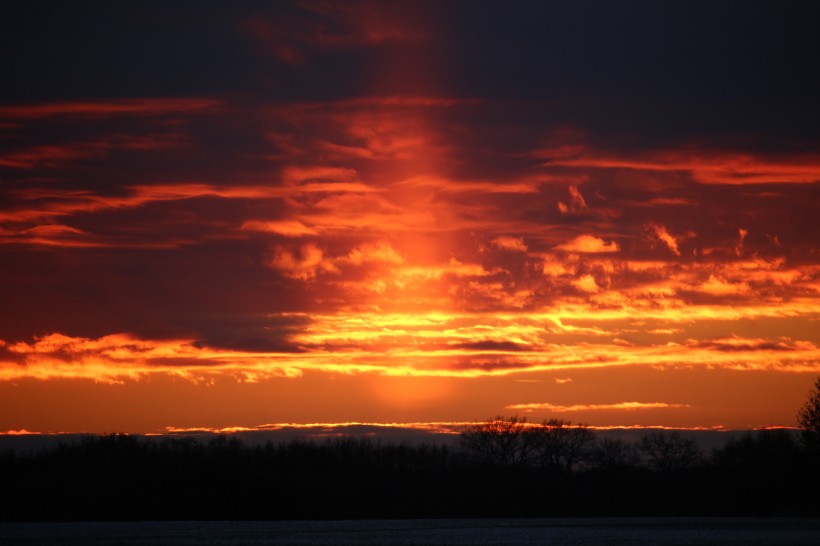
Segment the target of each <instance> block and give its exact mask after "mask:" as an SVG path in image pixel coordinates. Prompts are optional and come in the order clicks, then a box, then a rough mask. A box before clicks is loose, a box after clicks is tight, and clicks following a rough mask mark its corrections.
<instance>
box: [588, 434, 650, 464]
mask: <svg viewBox="0 0 820 546" xmlns="http://www.w3.org/2000/svg"><path fill="white" fill-rule="evenodd" d="M640 461H641V454H640V453H639V452H638V448H637V446H636V445H635V444H634V443H627V442H624V441H623V440H621V439H612V438H602V439H601V440H600V441H599V442H598V448H597V450H596V452H595V462H596V464H597V465H598V466H599V467H601V468H605V469H608V470H613V469H617V468H631V467H636V466H638V464H639V463H640Z"/></svg>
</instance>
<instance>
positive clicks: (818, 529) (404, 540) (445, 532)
mask: <svg viewBox="0 0 820 546" xmlns="http://www.w3.org/2000/svg"><path fill="white" fill-rule="evenodd" d="M0 544H3V545H4V546H23V545H50V544H60V545H64V546H75V545H76V546H79V545H84V546H104V545H105V546H108V545H114V544H116V545H120V546H137V545H145V546H166V545H167V546H194V545H197V546H199V545H219V546H222V545H226V546H227V545H235V546H239V545H257V546H268V545H270V546H273V545H305V546H307V545H311V546H313V545H316V546H318V545H328V546H330V545H380V544H397V545H416V544H418V545H421V544H424V545H444V544H447V545H473V544H482V545H490V546H492V545H500V544H516V545H535V544H539V545H541V544H562V545H573V544H579V545H580V544H584V545H586V544H632V545H644V544H646V545H649V544H653V545H654V544H672V545H679V546H688V545H693V546H694V545H696V546H708V545H712V544H721V545H722V544H743V545H760V544H767V545H797V544H801V545H804V544H805V545H809V544H820V520H818V519H809V518H763V519H757V518H756V519H751V518H561V519H556V518H547V519H486V520H464V519H442V520H362V521H279V522H235V521H231V522H219V521H212V522H183V521H168V522H113V523H30V524H25V523H4V524H0Z"/></svg>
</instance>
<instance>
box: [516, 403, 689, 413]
mask: <svg viewBox="0 0 820 546" xmlns="http://www.w3.org/2000/svg"><path fill="white" fill-rule="evenodd" d="M688 407H689V405H688V404H667V403H665V402H618V403H617V404H573V405H570V406H560V405H555V404H550V403H547V402H544V403H537V404H511V405H509V406H507V409H514V410H523V411H534V410H547V411H555V412H561V413H563V412H573V411H600V410H626V411H634V410H642V409H661V408H688Z"/></svg>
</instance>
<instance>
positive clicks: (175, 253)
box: [0, 0, 820, 433]
mask: <svg viewBox="0 0 820 546" xmlns="http://www.w3.org/2000/svg"><path fill="white" fill-rule="evenodd" d="M818 24H820V4H818V3H816V2H774V1H772V2H754V1H750V2H711V1H710V2H690V1H686V2H683V1H671V2H656V1H651V2H650V1H630V2H604V1H601V2H590V1H577V2H576V1H565V2H547V1H535V2H527V1H521V2H501V1H493V2H487V1H472V0H471V1H466V0H465V1H446V0H445V1H439V0H435V1H416V0H413V1H406V2H404V1H402V2H376V1H373V2H370V1H355V2H350V1H345V2H329V1H316V2H308V1H305V2H300V1H294V2H216V1H213V2H209V1H196V2H194V1H191V2H166V3H159V2H142V1H139V2H136V1H116V2H88V1H85V2H83V1H81V2H62V1H58V2H43V1H33V2H25V3H20V5H19V6H18V7H12V6H11V5H7V6H4V8H3V15H2V16H0V41H2V49H0V51H1V52H0V59H2V65H0V66H2V68H0V70H2V73H3V76H2V82H3V83H2V86H0V432H2V431H22V430H25V431H33V432H104V431H108V432H111V431H120V432H129V433H162V432H171V431H177V430H187V429H192V428H201V429H208V430H218V429H234V428H233V427H245V428H248V429H254V428H257V427H261V428H275V427H276V426H277V425H278V424H282V423H295V424H311V423H349V422H359V423H374V424H378V423H402V424H411V426H431V427H446V426H447V424H448V423H461V422H468V421H473V420H479V419H484V418H488V417H492V416H494V415H499V414H503V415H512V414H519V415H522V416H526V417H527V419H528V420H534V421H541V420H543V419H547V418H552V417H556V418H564V419H570V420H572V421H574V422H587V423H591V424H593V425H597V426H602V427H606V426H615V425H624V426H632V425H640V426H669V427H704V428H712V427H718V428H719V427H726V428H751V427H764V426H777V425H784V426H794V425H795V424H796V423H795V421H796V419H795V414H796V411H797V409H798V408H799V407H800V405H801V404H802V402H803V401H804V400H805V398H806V396H807V393H808V391H809V389H810V387H811V385H812V384H813V382H814V380H815V378H816V377H817V375H818V374H820V322H819V321H820V244H818V241H820V222H819V221H818V215H820V99H819V97H820V69H819V67H818V59H820V33H818V31H817V29H818Z"/></svg>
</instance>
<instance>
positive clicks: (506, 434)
mask: <svg viewBox="0 0 820 546" xmlns="http://www.w3.org/2000/svg"><path fill="white" fill-rule="evenodd" d="M526 422H527V418H526V417H518V416H517V415H516V416H512V417H502V416H500V415H499V416H498V417H495V418H494V419H490V420H488V421H485V422H483V423H475V424H473V425H472V426H470V427H468V428H467V429H466V430H464V431H463V432H462V433H461V437H460V442H461V446H462V447H463V448H464V449H465V450H466V451H467V452H468V453H469V454H470V456H471V457H473V458H474V459H476V460H478V461H480V462H483V463H487V464H492V465H497V466H516V465H523V464H526V463H527V462H528V460H529V458H530V453H531V445H530V443H529V441H528V439H529V438H528V436H527V435H525V434H524V432H525V428H526V427H527V425H526Z"/></svg>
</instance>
